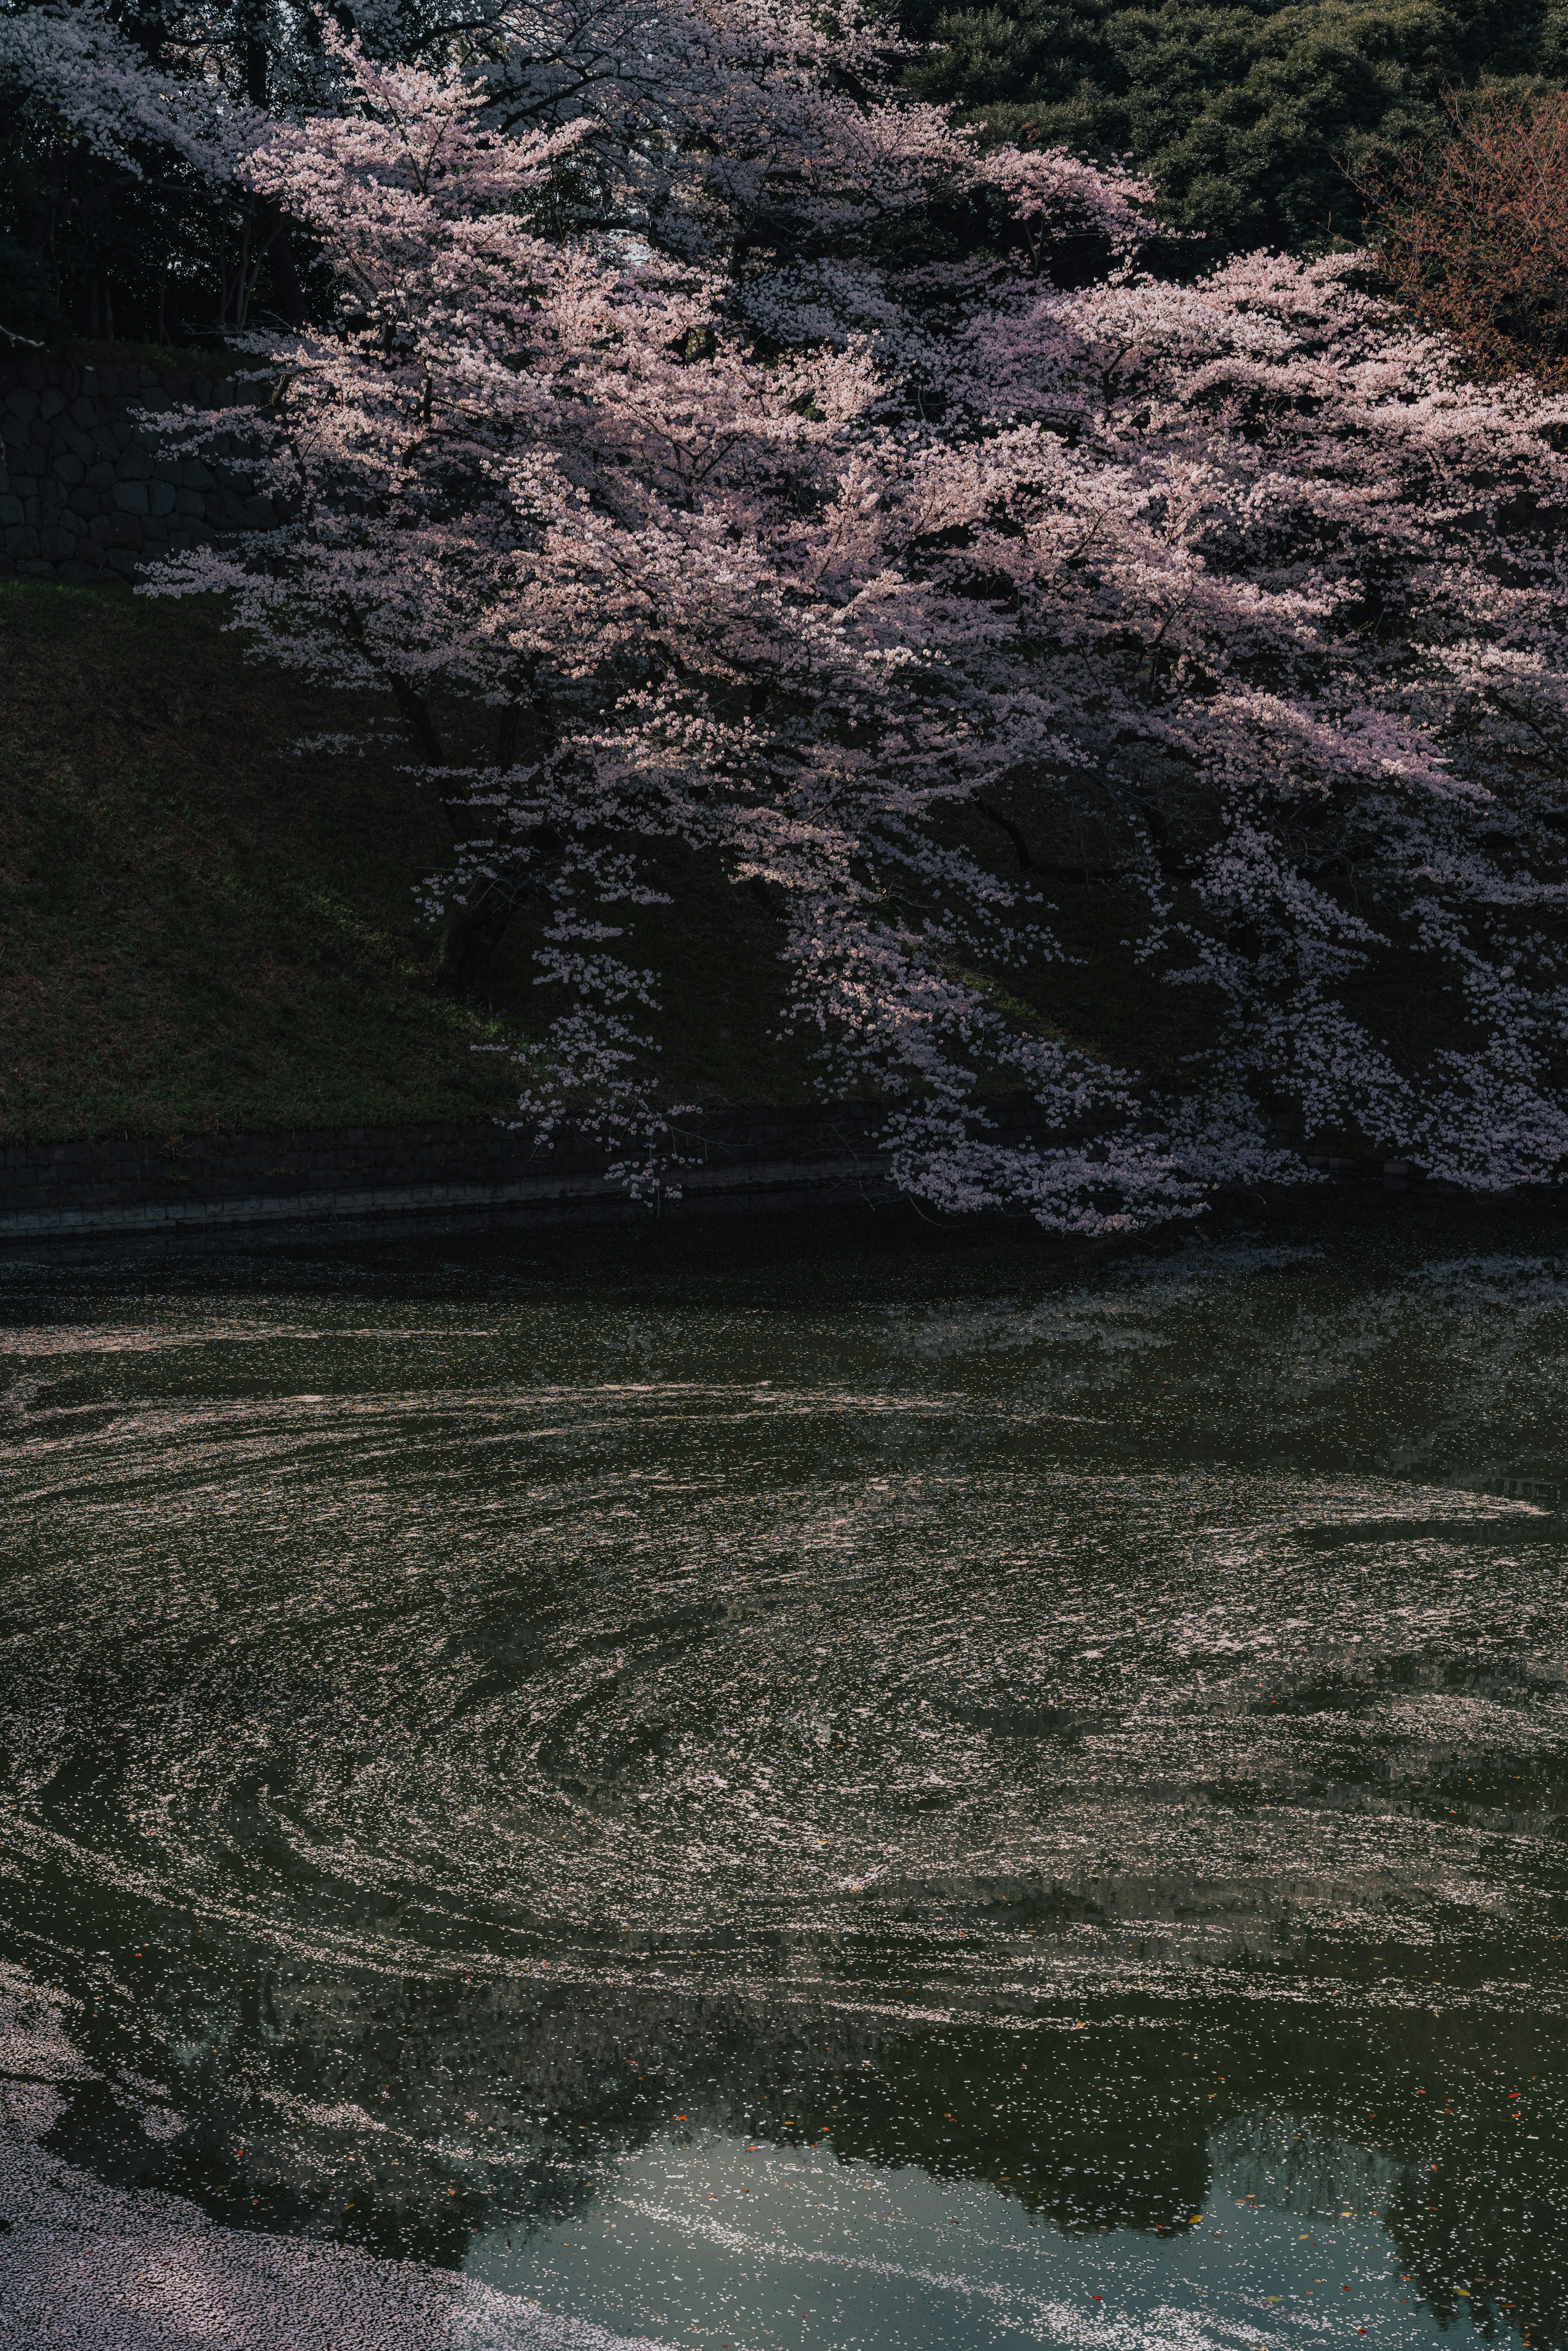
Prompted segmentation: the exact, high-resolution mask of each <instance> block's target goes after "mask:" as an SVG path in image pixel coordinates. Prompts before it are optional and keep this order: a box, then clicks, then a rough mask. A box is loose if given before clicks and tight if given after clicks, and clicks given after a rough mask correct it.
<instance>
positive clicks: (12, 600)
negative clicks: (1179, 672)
mask: <svg viewBox="0 0 1568 2351" xmlns="http://www.w3.org/2000/svg"><path fill="white" fill-rule="evenodd" d="M224 617H225V616H224V611H223V608H222V607H221V605H219V604H218V603H217V602H216V601H210V602H209V601H203V600H192V601H182V602H179V603H173V602H163V601H147V600H142V599H140V598H136V597H132V596H131V595H129V594H127V593H126V592H125V590H122V589H92V588H78V587H66V586H61V585H55V584H52V583H43V582H33V581H16V580H12V581H0V661H3V663H4V668H5V678H6V686H7V691H6V695H5V705H4V708H3V710H0V773H3V775H4V778H5V789H4V795H3V797H0V1141H6V1142H15V1141H21V1140H27V1141H68V1140H75V1139H78V1138H87V1137H92V1136H99V1135H105V1134H135V1135H152V1136H159V1137H163V1136H167V1137H170V1138H172V1137H176V1136H181V1135H191V1134H243V1133H266V1132H269V1131H277V1130H279V1129H285V1128H289V1127H298V1126H336V1125H367V1124H393V1123H417V1122H420V1121H424V1120H435V1119H452V1118H472V1117H475V1116H478V1115H484V1114H486V1113H490V1114H498V1115H505V1114H507V1113H508V1112H509V1111H510V1110H511V1109H512V1108H513V1107H514V1105H515V1101H516V1096H517V1086H518V1076H519V1073H518V1071H517V1069H516V1066H515V1064H514V1063H513V1061H511V1060H510V1059H509V1058H508V1057H507V1054H506V1053H505V1052H504V1051H503V1052H495V1051H476V1050H475V1049H476V1047H494V1046H497V1045H500V1046H503V1047H504V1046H505V1045H506V1044H507V1043H508V1042H513V1043H517V1042H526V1041H527V1040H528V1038H529V1037H530V1036H537V1035H538V1032H539V1031H540V1029H542V1027H543V1025H544V1022H545V1019H546V1018H547V1016H548V1013H549V1004H548V1000H547V999H546V998H545V997H544V996H543V994H542V992H541V991H540V990H539V989H538V987H536V986H535V984H534V979H533V974H532V969H531V966H530V961H529V947H530V944H531V938H530V925H529V922H528V919H527V918H526V917H522V918H519V919H518V920H517V922H516V923H515V924H514V925H513V928H512V931H511V932H510V934H509V935H507V937H506V938H505V939H504V940H503V942H502V944H501V946H500V948H499V950H498V951H497V954H496V956H494V958H493V960H492V962H491V964H490V966H489V967H487V968H486V971H485V972H484V973H483V975H482V977H481V980H480V984H479V992H478V994H477V995H476V996H475V997H472V998H464V997H460V996H457V995H455V994H454V993H453V992H452V990H451V989H450V987H447V986H446V985H445V984H444V979H443V976H442V973H441V969H440V966H439V961H438V957H437V955H436V952H435V945H434V941H433V940H432V938H431V937H429V936H428V935H425V934H424V933H423V932H422V930H421V928H420V925H419V921H418V917H417V914H416V906H415V898H414V891H415V887H416V885H417V883H419V882H420V881H421V879H422V878H423V877H424V876H425V875H427V874H429V873H430V872H433V871H434V870H435V869H437V868H439V867H440V866H441V864H442V863H443V862H444V860H445V858H446V857H447V855H448V854H449V852H450V843H449V839H448V836H447V833H446V828H445V822H444V818H443V816H442V814H441V811H440V809H439V806H438V805H437V804H436V803H435V802H434V798H433V797H432V796H431V795H429V794H423V793H421V792H420V790H419V789H417V786H416V784H415V781H414V778H413V776H412V775H411V774H410V772H409V771H408V768H407V767H406V765H405V764H404V760H403V758H402V753H401V752H400V751H399V750H397V749H396V748H395V747H389V748H388V749H387V750H385V751H384V752H382V753H378V754H375V755H372V756H370V757H367V758H348V759H343V758H332V757H331V756H329V755H327V754H306V755H303V756H301V755H298V754H297V753H296V752H295V751H294V749H293V745H294V744H295V743H296V742H297V741H298V740H299V739H301V738H302V737H308V736H313V735H319V734H325V733H331V732H337V731H340V730H345V729H346V728H347V727H349V726H350V725H351V724H352V723H353V721H354V720H355V719H356V718H357V717H359V716H363V715H364V714H363V713H361V712H359V711H356V710H355V709H353V708H351V707H349V706H347V705H345V704H344V703H343V702H342V701H341V700H338V699H335V698H333V697H329V696H325V695H321V694H319V693H316V692H313V691H311V690H308V689H307V688H306V687H304V686H303V685H302V684H300V682H299V681H298V678H295V677H293V676H291V675H290V674H287V673H285V672H280V671H277V670H275V669H270V668H267V667H263V666H259V665H256V664H252V663H250V662H248V661H247V660H246V657H245V654H244V652H243V649H242V647H241V644H240V641H239V640H238V639H237V638H236V637H235V635H233V634H230V633H228V632H225V628H224ZM969 845H970V846H972V847H974V848H975V849H976V850H977V852H980V853H982V854H989V853H991V852H993V851H994V850H995V848H996V841H995V839H994V837H993V836H991V835H990V834H989V833H988V831H985V830H984V829H982V831H981V832H980V833H978V834H977V837H976V838H975V840H974V841H972V842H971V843H970V844H969ZM1002 853H1003V855H1004V856H1006V855H1007V854H1009V852H1006V850H1005V848H1004V850H1003V852H1002ZM661 855H662V858H663V863H662V865H661V866H657V867H655V869H654V872H655V878H658V879H660V880H661V881H662V883H663V885H664V887H665V888H666V889H667V890H668V891H669V893H670V894H671V897H672V900H673V901H674V903H673V904H671V905H669V906H666V907H663V908H654V909H649V910H637V912H636V913H635V914H634V916H633V917H632V928H633V940H632V951H633V953H634V956H635V959H636V960H637V961H638V962H640V963H643V964H645V965H646V966H647V967H649V968H650V969H652V970H653V973H654V974H655V976H656V979H657V984H658V992H659V995H660V998H661V1010H660V1012H659V1013H658V1015H657V1016H656V1017H654V1018H653V1019H652V1020H651V1021H650V1023H649V1024H648V1025H649V1026H650V1027H651V1029H652V1031H653V1036H654V1039H655V1041H656V1044H657V1047H658V1050H659V1053H660V1061H659V1070H660V1081H661V1091H662V1092H663V1093H664V1098H665V1099H666V1100H670V1101H680V1102H699V1103H706V1104H722V1103H740V1102H745V1103H758V1102H801V1101H805V1100H807V1099H809V1098H810V1094H811V1092H812V1087H811V1083H810V1068H809V1065H808V1063H807V1061H806V1060H805V1058H804V1055H803V1052H802V1051H801V1050H800V1048H799V1047H794V1046H791V1045H789V1044H788V1043H779V1042H778V1041H777V1039H776V1031H777V1029H778V1028H779V1013H780V1011H781V1008H782V972H781V967H780V966H779V960H778V956H777V946H778V934H777V930H776V927H775V925H774V922H773V919H772V917H771V916H770V915H769V914H768V910H767V908H766V907H765V906H764V905H762V904H759V903H758V899H757V898H756V897H755V896H754V895H753V894H752V893H750V892H748V891H747V890H744V889H737V888H736V887H734V886H733V885H732V884H730V883H727V882H726V881H725V880H724V879H723V878H722V876H720V875H719V874H718V873H717V872H705V871H704V870H703V869H702V868H701V867H700V866H699V865H697V864H696V862H695V861H694V860H692V859H691V858H690V857H689V856H686V855H685V853H684V852H679V851H678V850H675V849H673V848H667V849H665V850H664V851H663V852H661ZM1064 896H1065V898H1066V899H1067V901H1068V903H1067V904H1066V905H1064V906H1063V907H1061V909H1060V910H1059V926H1060V928H1061V933H1062V936H1063V943H1064V945H1065V946H1067V948H1068V950H1069V954H1070V956H1071V960H1070V961H1069V962H1068V963H1067V964H1066V965H1062V964H1060V963H1059V964H1056V965H1054V966H1051V967H1047V968H1046V969H1045V970H1044V971H1041V972H1039V973H1035V974H1021V975H1016V976H1015V975H1009V977H1008V979H1007V983H1006V985H1007V989H1008V992H1009V994H1013V993H1016V994H1017V995H1018V996H1019V997H1020V998H1023V999H1024V1000H1025V1008H1027V1009H1028V1010H1029V1011H1030V1012H1031V1013H1032V1015H1033V1018H1034V1019H1035V1021H1036V1023H1037V1025H1038V1026H1040V1028H1042V1029H1051V1030H1053V1031H1054V1032H1055V1033H1058V1034H1061V1035H1065V1036H1067V1037H1069V1038H1070V1039H1071V1040H1072V1041H1074V1042H1076V1043H1080V1044H1082V1045H1086V1046H1088V1047H1089V1048H1090V1049H1091V1050H1094V1051H1096V1052H1100V1053H1103V1054H1104V1055H1105V1056H1106V1057H1107V1058H1108V1059H1110V1060H1112V1061H1116V1062H1118V1063H1119V1064H1121V1065H1123V1066H1132V1067H1134V1068H1142V1069H1143V1070H1145V1071H1150V1072H1159V1073H1162V1074H1163V1073H1165V1072H1167V1071H1174V1070H1175V1069H1176V1067H1177V1066H1178V1065H1179V1062H1180V1060H1181V1057H1182V1055H1183V1053H1184V1052H1185V1051H1186V1050H1190V1048H1191V1046H1192V1045H1193V1044H1194V1043H1195V1042H1196V1041H1197V1034H1198V1030H1199V1028H1200V1026H1201V1021H1202V1018H1203V1014H1204V1008H1203V1007H1202V1006H1201V1005H1199V1004H1198V1003H1197V1002H1196V1001H1195V998H1194V995H1193V992H1191V991H1184V990H1171V989H1169V988H1164V987H1160V985H1159V984H1158V981H1157V979H1156V978H1155V977H1154V976H1152V975H1148V974H1145V973H1141V972H1139V971H1138V970H1137V969H1136V968H1135V967H1130V965H1129V960H1128V958H1127V956H1126V955H1125V953H1124V950H1123V948H1122V946H1121V944H1120V941H1121V935H1122V933H1123V931H1124V928H1125V923H1124V915H1123V912H1122V910H1120V909H1119V908H1118V906H1117V905H1116V903H1115V901H1114V900H1113V899H1112V898H1110V897H1108V896H1107V894H1106V893H1103V892H1098V891H1094V892H1082V893H1072V892H1068V893H1064ZM639 1025H641V1024H639Z"/></svg>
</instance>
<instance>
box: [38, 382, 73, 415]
mask: <svg viewBox="0 0 1568 2351" xmlns="http://www.w3.org/2000/svg"><path fill="white" fill-rule="evenodd" d="M65 406H66V396H65V393H64V392H57V391H56V389H55V387H54V386H53V385H52V384H51V385H50V387H49V389H48V391H47V392H40V393H39V394H38V414H39V415H40V416H41V417H42V418H43V419H44V420H45V422H46V423H47V422H48V421H49V419H50V418H52V417H56V416H63V415H64V413H65Z"/></svg>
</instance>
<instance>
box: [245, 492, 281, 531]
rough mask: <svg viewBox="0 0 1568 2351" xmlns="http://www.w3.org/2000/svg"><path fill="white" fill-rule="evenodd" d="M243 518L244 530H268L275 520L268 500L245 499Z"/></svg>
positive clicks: (270, 501)
mask: <svg viewBox="0 0 1568 2351" xmlns="http://www.w3.org/2000/svg"><path fill="white" fill-rule="evenodd" d="M245 518H246V528H249V529H251V530H270V529H271V528H273V526H274V524H275V523H276V522H277V516H276V515H275V514H274V512H273V510H272V500H271V499H270V498H246V502H245Z"/></svg>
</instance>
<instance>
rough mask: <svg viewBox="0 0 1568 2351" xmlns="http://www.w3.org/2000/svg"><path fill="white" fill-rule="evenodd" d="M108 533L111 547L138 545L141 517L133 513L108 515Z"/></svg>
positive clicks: (139, 542)
mask: <svg viewBox="0 0 1568 2351" xmlns="http://www.w3.org/2000/svg"><path fill="white" fill-rule="evenodd" d="M109 534H110V546H111V547H140V546H141V516H140V515H133V514H113V515H110V517H109Z"/></svg>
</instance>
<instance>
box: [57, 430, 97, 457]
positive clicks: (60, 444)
mask: <svg viewBox="0 0 1568 2351" xmlns="http://www.w3.org/2000/svg"><path fill="white" fill-rule="evenodd" d="M55 447H56V449H57V450H60V449H68V450H69V451H70V452H71V454H72V455H73V456H77V457H79V458H80V459H81V461H82V463H83V465H91V464H92V462H93V460H94V458H95V457H96V456H97V455H98V451H97V450H96V449H95V448H94V446H93V440H92V434H90V433H84V432H83V431H82V429H81V426H80V425H79V424H72V423H69V422H67V423H62V424H57V425H56V427H55Z"/></svg>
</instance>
